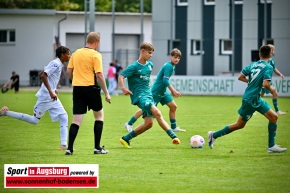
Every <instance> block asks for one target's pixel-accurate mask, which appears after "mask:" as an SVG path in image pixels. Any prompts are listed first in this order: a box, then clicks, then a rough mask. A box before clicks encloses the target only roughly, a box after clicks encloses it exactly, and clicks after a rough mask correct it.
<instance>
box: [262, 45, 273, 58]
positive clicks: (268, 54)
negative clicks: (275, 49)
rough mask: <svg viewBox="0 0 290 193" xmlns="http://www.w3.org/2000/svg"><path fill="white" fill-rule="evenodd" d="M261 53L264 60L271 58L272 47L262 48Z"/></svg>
mask: <svg viewBox="0 0 290 193" xmlns="http://www.w3.org/2000/svg"><path fill="white" fill-rule="evenodd" d="M259 52H260V55H261V57H262V58H270V57H271V47H270V46H268V45H266V46H261V47H260V50H259Z"/></svg>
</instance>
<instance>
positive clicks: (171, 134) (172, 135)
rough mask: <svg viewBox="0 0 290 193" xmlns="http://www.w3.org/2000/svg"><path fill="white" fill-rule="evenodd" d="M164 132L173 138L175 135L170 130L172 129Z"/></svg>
mask: <svg viewBox="0 0 290 193" xmlns="http://www.w3.org/2000/svg"><path fill="white" fill-rule="evenodd" d="M166 133H167V135H168V136H169V137H170V138H171V139H174V138H176V137H177V136H176V134H175V133H174V132H173V131H172V129H169V130H167V131H166Z"/></svg>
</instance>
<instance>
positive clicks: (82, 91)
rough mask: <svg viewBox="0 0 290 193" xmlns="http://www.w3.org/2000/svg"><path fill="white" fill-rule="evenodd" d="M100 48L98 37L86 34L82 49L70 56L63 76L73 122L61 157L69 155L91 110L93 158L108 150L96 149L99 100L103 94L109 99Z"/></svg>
mask: <svg viewBox="0 0 290 193" xmlns="http://www.w3.org/2000/svg"><path fill="white" fill-rule="evenodd" d="M99 44H100V35H99V34H98V33H97V32H90V33H89V34H88V35H87V39H86V46H85V47H84V48H80V49H77V50H76V51H75V52H74V53H73V54H72V56H71V58H70V61H69V64H68V67H67V74H68V76H69V78H70V79H71V80H72V85H73V121H72V124H71V125H70V130H69V141H68V148H67V150H66V153H65V155H72V154H73V144H74V141H75V139H76V137H77V134H78V130H79V127H80V125H81V124H82V121H83V118H84V114H86V112H87V110H90V109H92V110H93V114H94V117H95V123H94V139H95V149H94V154H107V153H109V151H108V150H105V149H104V146H100V141H101V137H102V131H103V122H104V111H103V104H102V98H101V89H102V90H103V92H104V94H105V96H106V101H107V102H109V103H110V102H111V96H110V94H109V92H108V90H107V87H106V81H105V78H104V75H103V64H102V55H101V54H100V53H99V52H98V51H96V50H97V49H98V47H99Z"/></svg>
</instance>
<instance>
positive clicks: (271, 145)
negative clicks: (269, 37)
mask: <svg viewBox="0 0 290 193" xmlns="http://www.w3.org/2000/svg"><path fill="white" fill-rule="evenodd" d="M259 56H260V60H259V61H257V62H254V63H252V64H250V65H249V66H246V67H245V68H243V69H242V72H241V74H240V75H239V78H238V79H239V80H240V81H243V82H246V83H248V86H247V88H246V90H245V93H244V95H243V99H242V106H241V107H240V109H239V110H238V113H239V114H240V116H239V118H238V120H237V121H236V122H235V123H233V124H230V125H227V126H225V127H224V128H223V129H221V130H218V131H215V132H213V131H209V132H208V139H209V141H208V145H209V147H210V148H213V144H214V142H215V140H216V139H217V138H219V137H222V136H224V135H227V134H230V133H231V132H233V131H236V130H238V129H242V128H244V127H245V125H246V123H247V122H248V121H249V120H250V118H251V117H252V115H253V113H254V112H255V111H258V112H259V113H261V114H262V115H264V116H265V117H266V118H267V119H268V120H269V123H268V153H276V152H284V151H287V148H282V147H279V146H278V145H276V144H275V136H276V130H277V120H278V115H277V114H276V113H275V112H274V111H273V110H272V109H271V108H270V105H269V104H268V103H267V102H266V101H265V100H263V98H262V97H261V96H260V91H261V89H262V87H265V88H267V89H269V91H270V92H271V93H273V88H272V87H271V84H270V82H271V78H272V73H273V67H272V66H271V65H270V64H269V63H268V60H269V59H270V58H271V48H270V46H261V48H260V50H259ZM247 77H248V78H247Z"/></svg>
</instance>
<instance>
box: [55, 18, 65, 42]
mask: <svg viewBox="0 0 290 193" xmlns="http://www.w3.org/2000/svg"><path fill="white" fill-rule="evenodd" d="M66 19H67V14H65V16H64V18H62V19H61V20H59V21H58V23H57V42H56V43H57V46H60V45H61V44H60V41H59V34H60V22H62V21H64V20H66Z"/></svg>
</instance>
